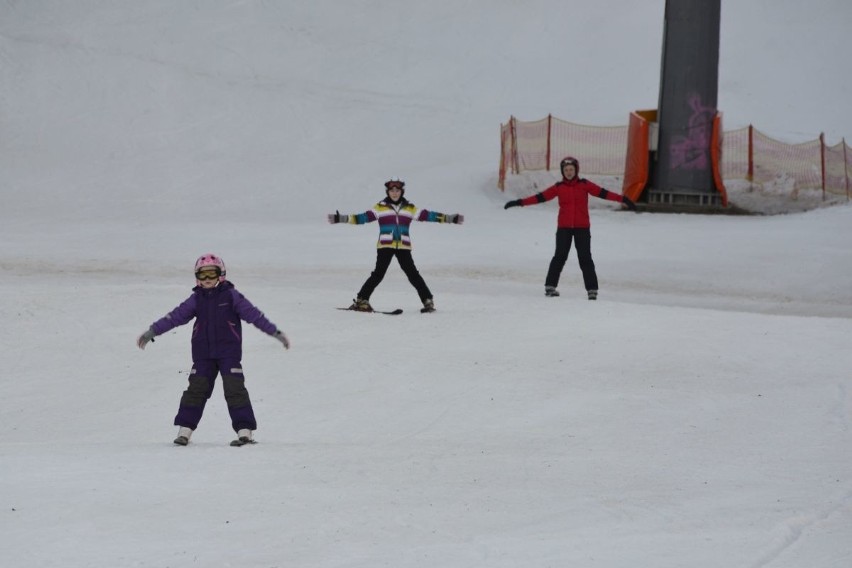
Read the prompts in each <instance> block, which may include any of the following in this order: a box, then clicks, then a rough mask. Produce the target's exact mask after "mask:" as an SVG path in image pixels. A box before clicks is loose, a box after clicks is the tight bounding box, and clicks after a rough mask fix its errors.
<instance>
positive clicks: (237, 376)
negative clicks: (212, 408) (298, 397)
mask: <svg viewBox="0 0 852 568" xmlns="http://www.w3.org/2000/svg"><path fill="white" fill-rule="evenodd" d="M219 373H221V374H222V389H223V390H224V391H225V402H226V403H227V404H228V413H229V414H230V415H231V427H232V428H233V429H234V432H236V431H238V430H242V429H244V428H246V429H249V430H256V429H257V421H255V419H254V410H253V409H252V407H251V400H250V399H249V393H248V391H247V390H246V383H245V378H244V377H243V366H242V365H241V364H240V361H238V360H236V359H202V360H200V361H195V363H194V364H193V366H192V372H191V373H190V374H189V386H188V387H187V388H186V390H185V391H183V395H182V396H181V397H180V407H179V408H178V413H177V415H176V416H175V426H186V427H187V428H192V429H193V430H195V429H196V428H198V422H199V421H200V420H201V415H202V414H204V405H206V404H207V401H208V400H209V399H210V396H211V395H212V394H213V387H214V386H215V385H216V376H217V375H218V374H219Z"/></svg>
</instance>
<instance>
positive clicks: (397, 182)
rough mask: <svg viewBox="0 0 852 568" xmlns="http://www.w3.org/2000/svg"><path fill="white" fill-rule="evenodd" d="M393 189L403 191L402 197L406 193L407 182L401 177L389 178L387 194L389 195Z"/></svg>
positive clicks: (400, 195)
mask: <svg viewBox="0 0 852 568" xmlns="http://www.w3.org/2000/svg"><path fill="white" fill-rule="evenodd" d="M391 189H399V190H400V191H401V193H400V194H399V197H400V199H402V196H404V195H405V182H404V181H402V180H401V179H389V180H388V181H386V182H385V194H386V195H389V194H390V190H391Z"/></svg>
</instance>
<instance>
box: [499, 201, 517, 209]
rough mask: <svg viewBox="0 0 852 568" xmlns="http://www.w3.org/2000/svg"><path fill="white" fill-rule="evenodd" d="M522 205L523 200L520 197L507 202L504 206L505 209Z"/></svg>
mask: <svg viewBox="0 0 852 568" xmlns="http://www.w3.org/2000/svg"><path fill="white" fill-rule="evenodd" d="M520 206H521V200H520V199H513V200H512V201H509V202H507V203H506V205H504V206H503V209H509V208H510V207H520Z"/></svg>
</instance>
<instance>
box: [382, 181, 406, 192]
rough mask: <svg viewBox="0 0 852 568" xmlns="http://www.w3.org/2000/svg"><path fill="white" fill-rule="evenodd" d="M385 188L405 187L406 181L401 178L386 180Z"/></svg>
mask: <svg viewBox="0 0 852 568" xmlns="http://www.w3.org/2000/svg"><path fill="white" fill-rule="evenodd" d="M385 189H388V190H390V189H405V182H404V181H401V180H390V181H386V182H385Z"/></svg>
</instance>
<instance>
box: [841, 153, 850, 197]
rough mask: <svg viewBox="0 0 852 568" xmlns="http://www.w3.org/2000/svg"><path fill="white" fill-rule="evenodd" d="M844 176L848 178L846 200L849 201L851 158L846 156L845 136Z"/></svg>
mask: <svg viewBox="0 0 852 568" xmlns="http://www.w3.org/2000/svg"><path fill="white" fill-rule="evenodd" d="M842 142H843V177H844V178H845V179H846V200H847V201H849V158H847V157H846V138H843V140H842Z"/></svg>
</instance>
